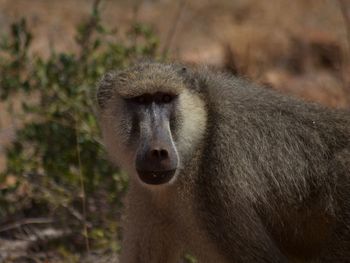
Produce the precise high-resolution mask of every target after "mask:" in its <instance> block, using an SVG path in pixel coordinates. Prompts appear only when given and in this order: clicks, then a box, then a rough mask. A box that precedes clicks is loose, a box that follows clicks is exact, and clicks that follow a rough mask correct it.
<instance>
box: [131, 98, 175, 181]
mask: <svg viewBox="0 0 350 263" xmlns="http://www.w3.org/2000/svg"><path fill="white" fill-rule="evenodd" d="M168 116H169V114H168V111H167V110H166V109H163V108H162V107H161V106H159V105H156V104H153V105H152V106H150V108H149V109H147V110H146V111H145V112H144V113H143V114H142V118H141V120H140V144H139V148H138V150H137V153H136V161H135V165H136V170H137V173H138V175H139V177H140V179H141V181H143V182H144V183H146V184H152V185H159V184H164V183H167V182H169V181H170V180H171V179H172V178H173V176H174V174H175V172H176V169H177V166H178V154H177V151H176V148H175V145H174V142H173V139H172V135H171V131H170V128H169V117H168Z"/></svg>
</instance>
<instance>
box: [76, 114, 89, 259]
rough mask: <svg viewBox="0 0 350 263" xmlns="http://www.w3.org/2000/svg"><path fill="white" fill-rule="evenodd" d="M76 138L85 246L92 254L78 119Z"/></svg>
mask: <svg viewBox="0 0 350 263" xmlns="http://www.w3.org/2000/svg"><path fill="white" fill-rule="evenodd" d="M75 124H76V127H75V137H76V146H77V157H78V165H79V181H80V189H81V191H82V196H81V203H82V209H83V228H84V238H85V246H86V251H87V252H88V253H90V244H89V238H88V237H89V236H88V226H87V222H86V196H85V186H84V177H83V173H82V168H81V167H82V165H81V157H80V145H79V133H78V118H76V121H75Z"/></svg>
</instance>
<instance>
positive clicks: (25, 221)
mask: <svg viewBox="0 0 350 263" xmlns="http://www.w3.org/2000/svg"><path fill="white" fill-rule="evenodd" d="M53 222H54V220H53V219H52V218H25V219H22V220H20V221H17V222H14V223H11V224H6V225H3V226H0V233H1V232H5V231H8V230H12V229H15V228H20V227H22V226H24V225H33V224H51V223H53Z"/></svg>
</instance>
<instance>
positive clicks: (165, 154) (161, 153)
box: [160, 149, 168, 159]
mask: <svg viewBox="0 0 350 263" xmlns="http://www.w3.org/2000/svg"><path fill="white" fill-rule="evenodd" d="M160 156H161V157H162V158H163V159H165V158H168V151H167V150H164V149H161V150H160Z"/></svg>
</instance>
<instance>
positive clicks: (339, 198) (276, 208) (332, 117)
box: [98, 63, 350, 263]
mask: <svg viewBox="0 0 350 263" xmlns="http://www.w3.org/2000/svg"><path fill="white" fill-rule="evenodd" d="M159 91H161V92H169V93H172V94H177V95H178V96H179V103H178V104H177V109H178V118H177V121H176V122H175V124H173V126H172V128H171V132H172V134H173V137H174V141H175V145H176V147H177V151H178V153H179V156H180V167H179V169H178V172H177V176H176V178H175V179H174V180H173V181H172V182H171V183H169V184H165V185H158V186H147V185H143V184H142V183H140V182H139V180H138V179H137V173H136V171H135V168H134V154H135V147H134V146H133V145H134V144H137V138H132V137H131V136H132V135H131V128H130V127H131V125H130V120H129V119H128V116H126V115H125V114H124V112H125V110H124V108H123V99H124V98H129V97H134V96H137V95H140V94H145V93H154V92H159ZM98 102H99V106H100V123H101V128H102V131H103V136H104V141H105V144H106V147H107V149H108V152H109V153H110V156H111V159H112V161H113V162H115V163H116V164H117V165H119V166H120V167H121V168H123V169H124V170H126V171H127V172H128V173H129V175H130V189H129V192H128V194H127V196H126V205H125V217H124V220H123V221H124V233H123V236H124V238H123V248H122V250H123V252H122V256H121V262H123V263H124V262H125V263H131V262H132V263H136V262H152V263H153V262H155V263H157V262H179V258H180V257H181V255H182V254H183V253H184V251H190V252H191V253H193V254H195V255H196V256H197V257H198V259H199V262H350V114H349V112H342V111H336V110H330V109H326V108H323V107H321V106H318V105H314V104H308V103H305V102H301V101H298V100H296V99H292V98H288V97H285V96H283V95H280V94H278V93H276V92H273V91H270V90H265V89H262V88H260V87H256V86H254V85H253V84H250V83H248V82H246V81H244V80H241V79H238V78H235V77H232V76H228V75H225V74H221V73H217V72H212V71H209V70H207V69H193V70H190V69H185V68H183V67H182V66H178V65H172V64H159V63H142V64H140V65H137V66H135V67H133V68H130V69H127V70H125V71H122V72H119V73H118V72H116V73H112V74H109V75H106V77H105V78H104V79H103V80H102V81H101V83H100V88H99V92H98ZM130 140H134V141H135V143H129V142H130Z"/></svg>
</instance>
